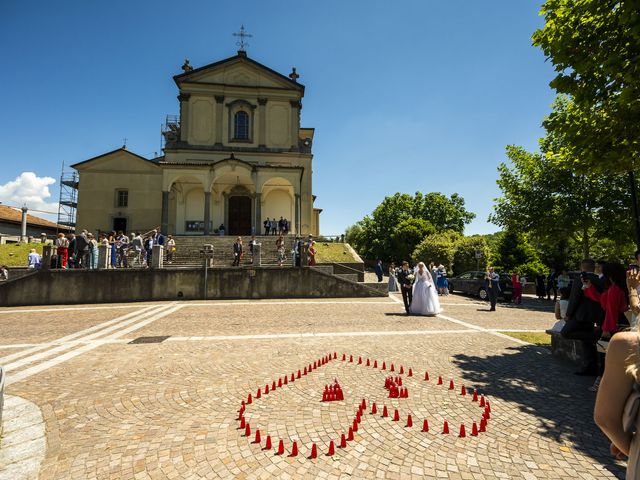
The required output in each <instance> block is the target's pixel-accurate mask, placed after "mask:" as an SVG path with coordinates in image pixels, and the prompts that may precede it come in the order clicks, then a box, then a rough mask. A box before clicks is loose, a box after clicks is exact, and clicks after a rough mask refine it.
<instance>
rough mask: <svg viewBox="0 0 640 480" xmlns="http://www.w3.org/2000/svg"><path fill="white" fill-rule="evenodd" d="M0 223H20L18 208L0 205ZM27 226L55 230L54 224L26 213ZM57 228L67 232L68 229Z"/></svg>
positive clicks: (63, 227)
mask: <svg viewBox="0 0 640 480" xmlns="http://www.w3.org/2000/svg"><path fill="white" fill-rule="evenodd" d="M0 222H10V223H21V222H22V211H21V210H20V209H19V208H14V207H9V206H8V205H0ZM27 225H37V226H41V227H50V228H56V227H57V226H58V225H57V224H56V223H55V222H52V221H49V220H45V219H44V218H40V217H34V216H33V215H29V214H28V213H27ZM59 228H61V229H63V230H67V229H68V227H65V226H62V225H61V226H60V227H59Z"/></svg>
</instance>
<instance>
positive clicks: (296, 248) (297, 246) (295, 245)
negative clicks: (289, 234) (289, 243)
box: [293, 235, 304, 267]
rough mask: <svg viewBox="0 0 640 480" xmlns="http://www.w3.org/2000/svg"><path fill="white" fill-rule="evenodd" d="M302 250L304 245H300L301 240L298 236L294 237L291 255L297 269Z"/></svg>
mask: <svg viewBox="0 0 640 480" xmlns="http://www.w3.org/2000/svg"><path fill="white" fill-rule="evenodd" d="M303 248H304V244H303V243H302V239H301V238H300V236H299V235H296V239H295V241H294V242H293V255H294V256H295V261H294V262H293V264H294V265H295V266H296V267H299V266H300V265H301V260H302V258H301V254H302V252H303Z"/></svg>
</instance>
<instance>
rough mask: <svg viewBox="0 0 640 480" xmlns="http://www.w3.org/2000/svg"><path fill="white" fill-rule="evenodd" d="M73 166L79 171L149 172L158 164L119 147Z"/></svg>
mask: <svg viewBox="0 0 640 480" xmlns="http://www.w3.org/2000/svg"><path fill="white" fill-rule="evenodd" d="M71 167H72V168H75V169H76V170H78V171H83V170H91V169H99V170H113V171H121V170H122V171H125V170H126V171H129V172H131V171H139V172H148V171H149V170H156V169H157V168H158V165H157V164H156V163H155V162H153V161H151V160H148V159H146V158H144V157H142V156H140V155H137V154H135V153H133V152H130V151H128V150H126V149H124V148H119V149H117V150H113V151H111V152H108V153H104V154H102V155H98V156H97V157H93V158H90V159H88V160H85V161H83V162H80V163H76V164H75V165H71Z"/></svg>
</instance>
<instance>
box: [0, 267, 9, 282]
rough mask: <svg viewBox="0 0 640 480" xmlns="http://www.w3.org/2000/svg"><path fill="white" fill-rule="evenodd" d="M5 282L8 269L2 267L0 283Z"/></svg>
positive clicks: (7, 278) (0, 269) (7, 276)
mask: <svg viewBox="0 0 640 480" xmlns="http://www.w3.org/2000/svg"><path fill="white" fill-rule="evenodd" d="M5 280H9V267H7V266H6V265H2V266H1V267H0V281H2V282H4V281H5Z"/></svg>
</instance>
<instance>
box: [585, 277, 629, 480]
mask: <svg viewBox="0 0 640 480" xmlns="http://www.w3.org/2000/svg"><path fill="white" fill-rule="evenodd" d="M627 288H628V289H629V304H630V307H631V311H632V312H634V313H635V314H636V315H638V314H639V313H640V300H639V299H638V289H639V288H640V273H639V272H638V270H637V269H635V268H630V269H629V271H628V272H627ZM639 349H640V334H639V332H638V330H637V329H634V330H633V331H629V332H619V333H617V334H615V335H614V336H613V337H612V338H611V341H610V342H609V347H608V348H607V355H606V362H605V370H604V375H603V376H602V381H601V382H600V388H599V389H598V396H597V397H596V405H595V409H594V414H593V416H594V420H595V422H596V424H597V425H598V427H600V429H601V430H602V432H603V433H604V434H605V435H606V436H607V437H609V440H611V447H610V450H611V454H612V455H614V456H615V457H616V458H617V459H619V460H624V457H625V456H628V457H629V458H628V459H627V474H626V478H628V479H635V478H640V437H638V434H637V433H634V430H635V431H636V432H637V431H639V430H640V418H638V411H637V409H634V408H633V404H634V402H635V401H637V397H638V392H637V387H638V384H640V368H639V367H640V356H639V355H638V351H639Z"/></svg>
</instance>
